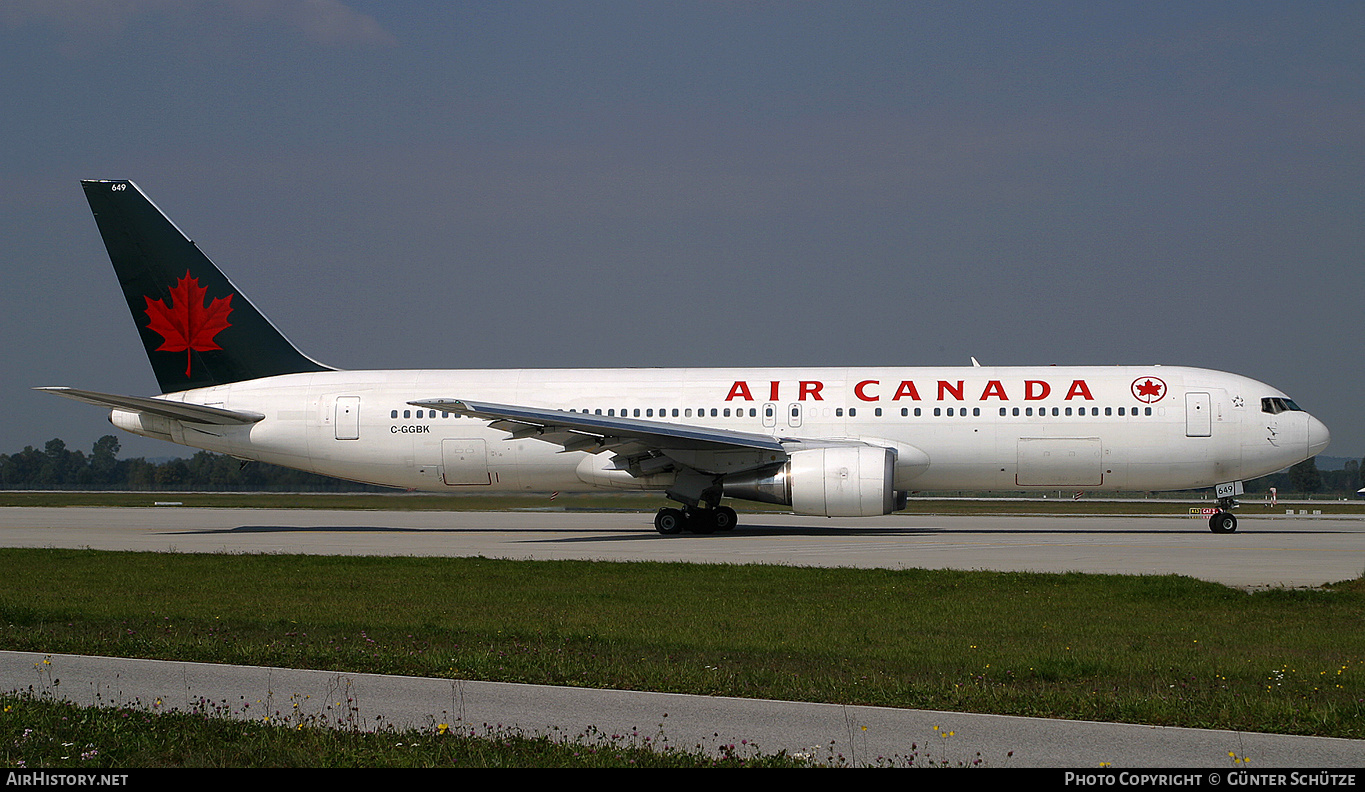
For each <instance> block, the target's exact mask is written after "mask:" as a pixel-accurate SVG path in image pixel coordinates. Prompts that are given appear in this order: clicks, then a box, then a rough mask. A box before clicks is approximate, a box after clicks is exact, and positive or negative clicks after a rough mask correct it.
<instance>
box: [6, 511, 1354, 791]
mask: <svg viewBox="0 0 1365 792" xmlns="http://www.w3.org/2000/svg"><path fill="white" fill-rule="evenodd" d="M650 519H651V515H649V514H621V513H565V512H499V513H481V512H379V511H315V510H283V509H279V510H245V509H243V510H236V509H185V508H181V507H160V508H145V509H139V508H52V509H45V508H4V509H0V546H10V547H90V548H96V549H108V550H144V551H174V552H231V553H320V554H378V555H427V556H431V555H436V556H470V555H482V556H487V557H503V558H514V559H563V558H572V559H605V560H663V561H687V562H706V563H710V562H714V563H746V562H752V563H779V564H793V565H810V566H816V565H818V566H850V567H891V568H900V567H929V568H957V569H994V570H1031V571H1045V572H1061V571H1083V572H1112V573H1129V574H1168V573H1173V574H1183V575H1190V576H1193V577H1198V578H1203V579H1207V580H1212V581H1217V582H1222V583H1225V584H1228V585H1234V586H1246V587H1262V586H1316V585H1321V584H1323V583H1327V582H1333V581H1337V580H1344V579H1349V578H1355V577H1358V576H1359V575H1360V574H1361V571H1362V569H1363V568H1365V519H1351V518H1333V517H1331V516H1321V517H1302V518H1287V517H1283V516H1279V517H1270V516H1260V515H1256V514H1254V513H1249V512H1248V513H1243V514H1242V515H1241V522H1242V528H1241V530H1240V531H1239V532H1238V533H1236V534H1231V535H1216V534H1213V533H1211V532H1209V531H1208V529H1207V527H1206V526H1205V524H1204V522H1203V521H1202V520H1198V519H1190V518H1185V517H1029V516H1022V517H998V516H951V517H933V516H904V515H893V516H890V517H884V518H874V519H865V520H827V519H821V518H809V517H795V516H789V515H747V516H746V517H745V524H744V525H741V527H740V528H739V529H737V530H736V531H734V532H733V533H728V534H716V535H712V536H692V535H682V536H677V537H662V536H659V535H658V534H656V533H655V532H654V530H653V527H652V524H651V521H650ZM43 659H44V656H42V655H30V654H25V653H16V652H0V690H10V689H17V688H28V687H31V686H32V687H35V688H37V689H40V690H41V689H46V690H52V685H51V679H52V678H60V679H61V680H62V682H61V685H60V686H59V689H60V691H61V692H62V694H63V695H65V696H68V697H70V698H72V699H73V700H75V701H77V702H78V703H94V702H96V701H101V702H106V703H114V702H121V701H140V702H143V703H147V702H151V701H155V700H157V699H158V698H159V699H161V700H162V701H163V702H164V703H165V704H166V705H167V706H189V705H191V704H192V703H193V702H194V701H197V700H203V701H208V702H226V703H227V704H228V705H230V707H235V708H238V709H241V710H242V712H243V713H244V714H245V715H246V716H248V717H250V716H252V715H257V714H260V713H262V712H265V711H268V710H270V709H271V708H274V709H279V710H282V711H283V710H287V709H289V708H290V706H291V705H292V703H293V701H294V700H306V701H309V702H312V703H313V704H314V705H315V706H321V707H326V706H327V704H324V703H322V702H329V701H331V700H332V699H334V698H336V697H337V696H338V694H339V693H342V692H344V693H346V694H347V695H348V696H349V697H350V698H352V699H353V700H354V701H356V702H357V705H356V706H357V709H356V710H355V712H354V713H353V716H354V717H355V718H356V719H358V721H360V722H363V724H364V725H372V724H373V723H375V722H383V723H389V724H400V725H401V724H410V725H415V726H428V725H431V724H435V723H443V722H453V723H455V724H459V725H463V726H465V727H473V728H475V729H476V730H477V729H478V728H480V727H482V725H483V724H501V725H503V726H511V727H516V728H519V729H520V730H522V731H523V732H527V733H549V734H552V735H559V736H569V737H573V736H575V735H577V734H580V733H583V732H585V731H587V730H588V729H589V728H590V727H591V728H594V729H596V730H597V732H598V733H606V734H627V735H629V734H632V733H636V734H638V735H640V737H641V738H644V737H649V738H651V739H652V738H654V737H656V736H657V735H658V734H659V733H660V731H661V730H662V733H663V734H664V736H666V737H667V738H668V740H669V742H670V744H672V745H675V746H681V747H689V748H690V747H693V746H701V747H703V748H705V749H708V750H713V751H714V750H718V749H719V748H720V747H721V746H724V745H729V744H735V745H741V744H742V743H741V741H742V740H748V741H750V742H751V743H752V742H756V743H757V744H758V746H759V749H760V750H762V751H765V752H772V751H777V750H787V751H791V752H805V751H810V750H811V749H812V748H813V747H815V746H819V750H818V751H816V752H815V754H816V758H821V759H823V758H825V757H826V756H827V755H828V753H829V752H830V751H831V750H833V751H834V752H835V753H836V754H839V755H842V756H844V757H845V758H849V759H851V760H852V761H855V762H858V761H862V760H864V759H870V758H875V757H877V756H900V757H902V759H903V758H904V757H906V756H908V755H909V754H910V753H911V752H912V749H911V748H910V745H911V744H912V743H915V744H918V745H919V746H920V750H919V761H921V762H922V761H924V760H925V759H931V760H932V759H947V760H949V761H954V762H956V761H965V762H970V761H972V759H974V758H975V755H976V752H978V751H980V752H981V756H982V758H983V759H984V760H985V761H986V763H987V764H990V765H995V766H999V765H1006V766H1016V767H1028V766H1043V767H1096V766H1098V764H1099V763H1100V762H1108V763H1111V766H1112V767H1115V768H1120V767H1205V768H1207V767H1217V766H1223V767H1228V766H1230V758H1229V757H1228V754H1229V752H1232V753H1234V754H1236V755H1237V756H1239V757H1251V758H1252V759H1253V761H1254V762H1255V764H1254V765H1253V766H1255V767H1257V768H1260V769H1267V768H1271V767H1319V768H1320V767H1360V766H1362V765H1365V741H1360V740H1331V739H1323V738H1308V737H1296V736H1289V735H1258V734H1241V733H1234V732H1220V731H1206V730H1196V729H1170V728H1154V727H1145V726H1133V725H1123V724H1106V723H1082V722H1070V721H1052V720H1042V719H1032V718H1012V717H1002V716H990V715H967V714H962V713H940V712H926V711H920V710H896V709H885V708H874V707H843V706H837V705H821V704H801V703H793V702H769V701H752V700H744V699H723V698H716V697H705V696H679V695H671V694H657V693H640V692H627V691H600V690H581V689H575V688H547V687H540V686H532V685H499V684H494V683H482V682H468V681H466V682H452V681H451V680H428V679H412V678H401V677H380V676H374V675H363V674H336V673H332V672H317V671H293V670H285V669H261V668H249V667H236V666H210V665H200V664H193V663H159V662H153V661H137V660H123V659H117V658H80V657H73V656H56V657H53V658H52V660H53V662H52V665H50V666H48V665H46V664H44V663H43V662H42V660H43ZM44 686H46V687H44ZM305 696H306V697H309V698H307V699H303V698H302V697H305ZM291 697H294V698H291ZM317 714H322V715H324V716H326V715H329V714H331V713H326V712H322V711H318V713H317ZM377 718H378V719H380V720H379V721H376V719H377ZM934 726H939V727H940V731H938V732H936V731H935V730H934V728H933V727H934ZM863 727H867V728H866V729H864V728H863ZM943 730H952V731H953V732H954V735H953V737H951V738H949V739H947V740H944V739H943V738H941V737H938V734H940V733H941V731H943ZM926 746H927V749H926ZM1010 751H1013V756H1009V757H1007V756H1006V753H1007V752H1010Z"/></svg>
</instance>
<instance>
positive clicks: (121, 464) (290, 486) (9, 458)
mask: <svg viewBox="0 0 1365 792" xmlns="http://www.w3.org/2000/svg"><path fill="white" fill-rule="evenodd" d="M118 452H119V441H118V438H117V437H116V436H114V435H105V436H103V437H101V438H100V439H98V440H96V441H95V445H94V447H92V448H91V449H90V453H89V454H86V453H85V452H83V451H73V450H71V449H69V448H67V447H66V443H65V442H64V441H63V440H61V439H59V438H55V437H54V438H53V439H51V440H49V441H47V444H46V445H44V446H43V448H42V450H39V449H36V448H34V447H33V446H25V447H24V450H23V451H20V452H18V453H16V454H0V489H8V490H63V489H65V490H132V491H144V490H145V491H157V490H160V491H167V492H174V491H183V490H195V491H210V492H213V491H222V492H389V491H392V490H391V488H388V487H379V486H374V485H369V484H358V483H356V482H353V481H345V480H343V479H337V478H332V477H330V476H320V475H318V474H316V473H305V472H303V471H301V470H294V469H292V468H286V467H280V466H278V465H269V464H266V463H264V462H242V461H241V460H238V459H234V458H233V457H230V456H225V455H223V454H215V453H212V452H210V451H200V452H198V453H197V454H195V455H194V456H192V457H190V458H189V459H168V460H165V461H161V462H152V461H149V460H147V459H144V458H142V457H136V458H133V459H119V458H118ZM1362 471H1365V460H1361V461H1360V462H1357V461H1356V460H1354V459H1352V460H1348V461H1347V462H1346V466H1345V468H1344V469H1343V470H1318V468H1317V463H1316V461H1315V460H1313V459H1308V460H1305V461H1303V462H1300V463H1299V464H1297V465H1295V466H1293V467H1291V468H1287V469H1285V470H1282V471H1280V472H1278V473H1272V474H1270V475H1269V476H1262V477H1261V478H1258V479H1253V480H1251V481H1248V482H1246V491H1247V494H1248V495H1251V494H1258V495H1264V494H1266V493H1268V492H1269V491H1270V488H1271V487H1274V488H1275V490H1276V494H1277V496H1278V497H1281V498H1286V497H1292V496H1295V495H1317V496H1337V497H1352V496H1354V495H1355V492H1356V490H1358V489H1360V488H1361V487H1365V480H1362V476H1361V473H1362Z"/></svg>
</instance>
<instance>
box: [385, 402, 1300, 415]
mask: <svg viewBox="0 0 1365 792" xmlns="http://www.w3.org/2000/svg"><path fill="white" fill-rule="evenodd" d="M1286 401H1287V400H1286ZM797 409H799V408H796V407H793V408H792V412H793V413H795V411H796V410H797ZM808 409H809V410H812V411H813V410H815V409H818V408H815V407H811V408H808ZM1073 409H1074V410H1075V413H1074V414H1075V415H1077V416H1082V415H1093V416H1098V415H1100V409H1101V408H1099V407H1076V408H1072V407H1053V408H1052V415H1055V416H1062V415H1072V414H1073V413H1072V410H1073ZM1103 409H1104V414H1105V415H1115V414H1116V413H1115V410H1117V414H1118V415H1151V414H1152V408H1151V407H1145V408H1141V409H1142V412H1141V413H1139V412H1138V410H1139V408H1138V407H1118V408H1114V407H1105V408H1103ZM926 410H927V408H924V407H915V408H913V410H912V409H911V408H909V407H902V408H901V409H900V414H901V417H903V418H906V417H909V416H911V415H912V414H913V415H914V416H915V417H916V418H918V417H921V416H923V415H924V414H925V411H926ZM967 410H968V408H966V407H935V408H933V413H932V414H933V415H935V416H943V415H945V414H946V415H947V416H948V417H950V418H951V417H955V416H960V417H964V418H965V417H967ZM1021 410H1022V412H1021ZM1033 410H1034V408H1032V407H1023V408H1020V407H1013V408H1010V407H1001V408H1000V415H1001V416H1019V415H1023V416H1025V417H1029V416H1032V415H1034V414H1035V413H1034V411H1033ZM1086 410H1089V411H1090V412H1088V413H1087V412H1086ZM438 412H439V411H437V410H418V411H417V415H416V417H417V418H435V417H437V414H438ZM569 412H582V413H584V414H587V413H588V410H569ZM764 412H765V417H772V410H771V408H765V411H764ZM642 413H643V414H642ZM439 414H440V417H442V418H450V417H452V416H453V417H455V418H459V417H460V416H459V415H456V414H454V413H448V412H440V413H439ZM592 414H594V415H603V414H604V413H603V412H602V411H601V410H593V411H592ZM744 414H745V408H743V407H736V408H734V412H733V416H734V417H736V418H743V417H744ZM825 414H826V415H829V412H828V408H827V409H826V413H825ZM872 414H873V415H874V416H877V417H879V418H880V417H881V416H882V408H881V407H874V408H872ZM605 415H606V416H607V417H608V418H615V417H616V409H615V408H608V409H607V411H606V413H605ZM731 415H732V413H731V408H729V407H711V408H710V417H712V418H730V417H731ZM971 415H973V416H979V415H981V408H980V407H972V408H971ZM1037 415H1039V416H1046V415H1048V408H1047V407H1039V408H1038V412H1037ZM857 416H858V408H857V407H849V408H848V417H849V418H856V417H857ZM389 417H390V418H397V417H398V411H397V410H391V411H390V412H389ZM403 417H404V418H413V417H414V416H413V415H412V410H404V411H403ZM620 417H622V418H627V417H631V418H653V417H655V415H654V410H653V408H649V407H646V408H644V409H643V411H642V410H641V408H639V407H636V408H634V409H627V408H622V409H621V416H620ZM658 417H660V418H668V417H673V418H691V417H692V408H690V407H688V408H686V409H681V410H680V409H679V408H677V407H674V408H672V409H671V410H670V409H667V408H665V409H660V410H659V414H658ZM697 417H698V418H705V417H707V408H705V407H702V408H698V409H697ZM748 417H750V418H757V417H758V409H757V408H755V407H750V408H748ZM812 417H814V416H812ZM834 417H836V418H843V417H844V408H843V407H835V408H834Z"/></svg>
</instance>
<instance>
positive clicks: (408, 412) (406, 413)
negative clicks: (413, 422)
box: [403, 410, 412, 418]
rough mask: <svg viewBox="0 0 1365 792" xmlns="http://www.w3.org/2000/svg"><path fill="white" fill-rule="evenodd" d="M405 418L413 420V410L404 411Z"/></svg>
mask: <svg viewBox="0 0 1365 792" xmlns="http://www.w3.org/2000/svg"><path fill="white" fill-rule="evenodd" d="M403 417H404V418H411V417H412V410H404V411H403Z"/></svg>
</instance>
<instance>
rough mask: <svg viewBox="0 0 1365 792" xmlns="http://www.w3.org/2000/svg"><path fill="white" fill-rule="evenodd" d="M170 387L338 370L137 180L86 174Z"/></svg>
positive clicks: (127, 293) (155, 362)
mask: <svg viewBox="0 0 1365 792" xmlns="http://www.w3.org/2000/svg"><path fill="white" fill-rule="evenodd" d="M81 186H82V187H84V188H85V197H86V200H88V201H89V202H90V209H91V211H93V212H94V213H95V222H96V224H98V225H99V229H100V235H101V236H103V237H104V245H105V247H107V248H108V249H109V258H110V260H111V261H113V263H114V272H115V273H117V275H118V280H119V285H121V286H122V287H123V296H124V297H125V298H127V300H128V308H129V310H131V311H132V312H133V322H134V323H135V324H137V327H138V332H139V333H141V335H142V343H143V345H144V346H145V347H146V348H147V357H148V359H150V360H151V363H152V370H153V371H154V372H155V373H156V380H157V382H158V383H159V384H160V386H161V392H162V393H173V392H175V391H182V390H188V389H190V388H203V387H207V386H210V385H222V384H225V383H229V382H241V381H242V380H251V379H259V378H261V377H272V376H275V375H277V374H295V373H299V372H305V371H330V370H331V369H330V367H328V366H324V365H322V364H321V363H318V362H317V361H315V360H312V359H311V358H309V357H307V356H306V355H304V354H303V353H302V352H300V351H299V350H297V349H295V348H294V345H293V344H291V343H289V339H287V338H285V337H284V336H283V335H282V334H281V333H280V331H279V330H276V329H275V326H274V325H272V324H271V323H270V320H269V319H266V318H265V316H263V315H262V314H261V312H260V311H257V310H256V307H255V306H253V305H252V304H251V302H250V301H249V300H247V299H246V297H245V296H244V295H243V294H241V292H239V291H238V290H237V287H236V286H233V285H232V282H231V281H229V280H228V279H227V278H226V277H225V276H224V275H223V273H222V272H220V271H219V270H218V268H217V267H216V266H214V264H213V262H212V261H210V260H209V258H208V256H205V255H204V254H203V253H202V252H200V250H199V248H197V247H195V245H194V243H193V242H191V241H190V240H189V238H187V237H186V236H185V235H184V234H183V233H181V231H180V229H179V228H176V227H175V224H174V223H172V222H171V221H170V219H168V218H167V217H166V215H165V214H163V213H162V212H161V210H160V209H158V208H157V207H156V205H155V204H153V203H152V202H151V201H150V200H148V198H147V196H145V195H143V194H142V191H141V190H139V189H138V187H137V185H136V184H133V183H132V182H130V181H83V182H81Z"/></svg>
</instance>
